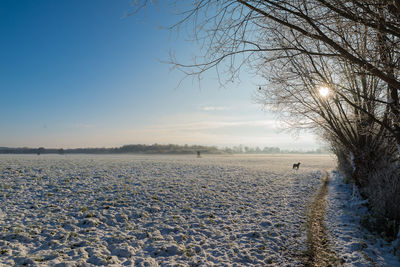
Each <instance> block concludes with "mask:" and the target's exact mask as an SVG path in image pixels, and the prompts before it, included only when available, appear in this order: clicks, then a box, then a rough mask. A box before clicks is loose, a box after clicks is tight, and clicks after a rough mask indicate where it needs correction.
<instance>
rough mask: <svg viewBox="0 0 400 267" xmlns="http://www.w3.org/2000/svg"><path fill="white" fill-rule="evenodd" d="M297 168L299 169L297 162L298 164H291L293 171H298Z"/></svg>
mask: <svg viewBox="0 0 400 267" xmlns="http://www.w3.org/2000/svg"><path fill="white" fill-rule="evenodd" d="M299 167H300V162H299V163H295V164H293V169H296V170H298V169H299Z"/></svg>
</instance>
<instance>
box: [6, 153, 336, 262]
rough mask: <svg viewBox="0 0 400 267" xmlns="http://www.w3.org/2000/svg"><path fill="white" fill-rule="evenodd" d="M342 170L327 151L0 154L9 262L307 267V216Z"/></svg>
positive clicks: (7, 258) (7, 259)
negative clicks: (329, 178) (329, 172)
mask: <svg viewBox="0 0 400 267" xmlns="http://www.w3.org/2000/svg"><path fill="white" fill-rule="evenodd" d="M298 161H301V167H300V170H299V171H295V170H292V169H291V168H292V164H293V163H294V162H298ZM332 167H333V159H332V158H331V157H330V156H321V155H318V156H311V155H284V156H272V155H271V156H261V155H257V156H203V158H196V157H195V156H187V155H186V156H93V155H90V156H89V155H87V156H85V155H41V156H36V155H35V156H33V155H29V156H21V155H14V156H12V155H11V156H10V155H0V231H1V232H0V265H2V264H3V265H22V264H28V265H38V266H46V265H51V266H54V265H56V266H75V265H77V264H83V265H85V264H86V265H85V266H87V265H89V266H90V265H112V264H114V265H135V266H157V265H159V264H161V265H163V266H169V265H170V266H175V265H178V264H181V265H183V266H187V265H189V266H196V265H212V264H216V265H221V266H222V265H223V266H226V265H233V266H248V265H258V266H265V265H273V266H275V265H279V266H282V265H291V266H293V265H298V264H300V262H299V255H301V253H302V252H303V251H305V250H306V248H305V238H306V233H305V232H304V222H305V220H306V218H305V216H306V212H305V209H306V208H307V205H308V203H309V200H310V199H311V197H312V196H313V194H314V192H315V190H316V188H317V187H318V185H319V182H320V177H321V175H322V172H321V171H320V170H323V169H326V168H332ZM58 264H59V265H58Z"/></svg>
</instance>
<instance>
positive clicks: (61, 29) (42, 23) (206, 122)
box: [0, 0, 319, 149]
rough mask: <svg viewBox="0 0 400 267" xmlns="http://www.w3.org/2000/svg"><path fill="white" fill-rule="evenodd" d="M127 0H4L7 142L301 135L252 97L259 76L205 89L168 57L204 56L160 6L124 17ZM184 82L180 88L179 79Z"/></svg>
mask: <svg viewBox="0 0 400 267" xmlns="http://www.w3.org/2000/svg"><path fill="white" fill-rule="evenodd" d="M130 9H131V8H130V1H129V0H118V1H111V0H85V1H78V0H75V1H72V0H57V1H54V0H39V1H13V0H2V1H1V2H0V34H1V40H2V41H1V42H0V73H1V75H0V98H1V105H0V146H11V147H21V146H29V147H38V146H45V147H68V148H73V147H94V146H96V147H113V146H121V145H124V144H133V143H145V144H152V143H161V144H166V143H175V144H203V145H217V146H233V145H238V144H243V145H251V146H256V145H257V146H260V147H263V146H279V147H281V148H296V149H299V148H300V149H314V148H316V147H318V146H319V144H318V143H317V142H316V141H315V139H314V137H313V136H312V135H310V134H302V135H301V136H300V138H298V139H294V138H292V137H291V135H290V134H286V133H282V132H280V131H277V128H279V127H278V125H279V122H277V121H276V119H275V117H274V116H273V115H272V114H269V113H266V112H264V111H262V109H261V107H260V106H259V105H257V104H255V103H254V100H253V98H252V95H253V94H254V91H255V90H256V88H257V82H256V81H257V78H256V77H253V76H251V75H249V74H243V75H242V77H241V81H240V82H239V81H238V82H235V83H233V84H229V85H226V86H225V88H221V87H220V85H219V83H218V80H217V78H216V74H215V73H214V72H213V71H210V72H209V73H206V74H205V75H204V76H203V80H202V81H201V84H200V87H199V85H198V84H197V83H196V82H193V81H192V80H191V79H190V78H189V79H186V80H184V81H183V82H182V83H181V84H180V85H179V81H180V80H181V79H182V78H184V76H183V75H182V74H181V73H179V72H178V71H171V70H170V68H171V66H170V65H168V64H164V63H160V60H166V59H168V55H169V52H170V51H171V50H173V51H175V53H176V55H177V57H178V58H180V59H181V60H182V61H185V60H186V61H189V59H190V58H191V56H192V55H195V54H196V53H199V49H198V46H196V44H193V43H190V42H187V41H185V40H184V39H186V38H185V36H183V34H181V35H179V36H178V37H177V36H176V35H174V34H171V33H170V32H168V31H167V30H162V29H160V26H162V25H170V24H171V23H172V22H173V20H174V17H171V16H170V15H169V14H168V12H165V11H163V9H162V7H161V8H152V9H148V10H146V12H145V13H144V14H141V16H139V17H135V16H130V17H126V16H124V14H126V13H127V12H129V11H130ZM178 85H179V86H178Z"/></svg>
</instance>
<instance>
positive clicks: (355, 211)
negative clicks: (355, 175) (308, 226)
mask: <svg viewBox="0 0 400 267" xmlns="http://www.w3.org/2000/svg"><path fill="white" fill-rule="evenodd" d="M365 203H366V201H365V200H363V199H362V198H361V197H360V196H359V194H358V191H357V190H356V189H355V188H354V187H353V185H352V184H346V183H345V182H344V180H343V178H342V177H341V176H340V175H339V174H338V173H337V172H332V173H331V181H330V184H329V194H328V198H327V204H328V205H327V215H326V224H327V229H328V233H329V234H330V239H331V244H332V249H333V250H335V251H336V254H337V256H338V257H339V260H340V261H341V262H342V263H343V265H344V266H400V260H399V258H398V257H396V256H395V254H397V255H399V256H400V253H399V251H396V250H395V247H396V244H395V243H396V241H395V242H392V243H389V242H387V241H385V240H384V239H382V238H381V237H380V236H378V235H377V234H374V233H371V232H369V231H368V230H367V229H365V228H364V227H363V226H362V223H361V221H362V220H363V219H365V218H366V217H367V216H370V215H369V211H368V209H367V207H366V206H365V205H364V204H365ZM397 242H400V236H399V240H398V241H397Z"/></svg>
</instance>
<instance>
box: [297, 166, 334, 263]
mask: <svg viewBox="0 0 400 267" xmlns="http://www.w3.org/2000/svg"><path fill="white" fill-rule="evenodd" d="M328 184H329V174H328V172H327V171H325V175H324V177H323V178H322V183H321V187H320V189H319V190H318V192H317V194H316V196H315V198H314V200H313V202H312V203H311V205H310V208H309V211H308V214H307V251H306V253H305V255H304V256H305V257H304V265H305V266H340V262H339V260H338V259H337V257H336V255H335V253H334V251H332V250H331V248H330V247H329V240H328V236H327V232H326V225H325V215H326V196H327V194H328Z"/></svg>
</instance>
